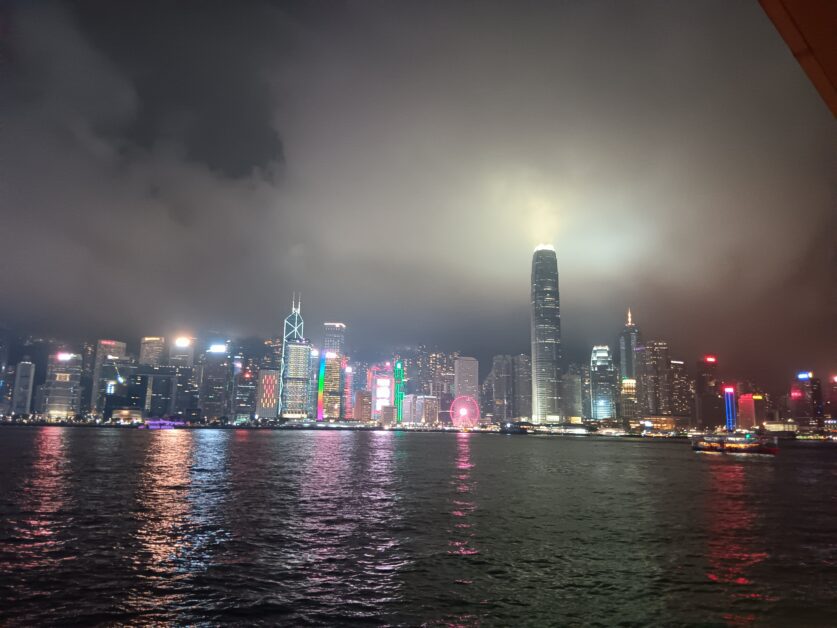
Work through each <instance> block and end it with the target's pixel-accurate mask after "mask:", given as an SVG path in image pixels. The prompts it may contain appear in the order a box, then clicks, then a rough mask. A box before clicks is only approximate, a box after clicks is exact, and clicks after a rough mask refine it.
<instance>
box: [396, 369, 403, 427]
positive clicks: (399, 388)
mask: <svg viewBox="0 0 837 628" xmlns="http://www.w3.org/2000/svg"><path fill="white" fill-rule="evenodd" d="M393 376H394V379H395V421H396V423H401V412H402V409H401V406H403V405H404V363H403V362H402V361H401V360H398V361H397V362H396V363H395V370H394V371H393Z"/></svg>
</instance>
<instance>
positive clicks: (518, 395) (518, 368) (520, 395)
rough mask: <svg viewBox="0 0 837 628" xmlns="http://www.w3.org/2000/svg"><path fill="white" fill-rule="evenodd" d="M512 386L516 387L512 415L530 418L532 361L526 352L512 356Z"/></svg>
mask: <svg viewBox="0 0 837 628" xmlns="http://www.w3.org/2000/svg"><path fill="white" fill-rule="evenodd" d="M512 388H513V389H514V404H513V408H512V417H514V418H516V419H518V418H526V419H528V418H530V417H531V416H532V361H531V360H530V359H529V356H528V355H526V354H525V353H521V354H519V355H516V356H514V357H513V358H512Z"/></svg>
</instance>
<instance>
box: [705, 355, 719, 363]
mask: <svg viewBox="0 0 837 628" xmlns="http://www.w3.org/2000/svg"><path fill="white" fill-rule="evenodd" d="M703 361H704V362H710V363H712V364H714V363H715V362H717V361H718V358H716V357H715V356H714V355H705V356H703Z"/></svg>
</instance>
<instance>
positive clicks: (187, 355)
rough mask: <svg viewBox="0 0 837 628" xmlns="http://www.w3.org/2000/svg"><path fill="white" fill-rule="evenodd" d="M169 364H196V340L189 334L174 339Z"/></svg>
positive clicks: (184, 365) (183, 365)
mask: <svg viewBox="0 0 837 628" xmlns="http://www.w3.org/2000/svg"><path fill="white" fill-rule="evenodd" d="M169 365H171V366H179V367H184V368H192V367H193V366H195V341H194V339H193V338H189V337H188V336H180V337H178V338H175V339H174V342H173V343H172V345H171V346H170V347H169Z"/></svg>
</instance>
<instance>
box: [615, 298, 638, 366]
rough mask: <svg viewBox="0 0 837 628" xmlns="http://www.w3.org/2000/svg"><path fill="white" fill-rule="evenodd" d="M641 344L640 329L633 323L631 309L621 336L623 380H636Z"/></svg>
mask: <svg viewBox="0 0 837 628" xmlns="http://www.w3.org/2000/svg"><path fill="white" fill-rule="evenodd" d="M639 344H640V333H639V327H637V326H636V324H635V323H634V321H633V317H632V316H631V308H628V320H627V322H626V323H625V328H624V329H623V330H622V333H620V334H619V374H620V376H621V378H622V379H636V378H637V372H636V362H635V360H636V348H637V347H638V346H639Z"/></svg>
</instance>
